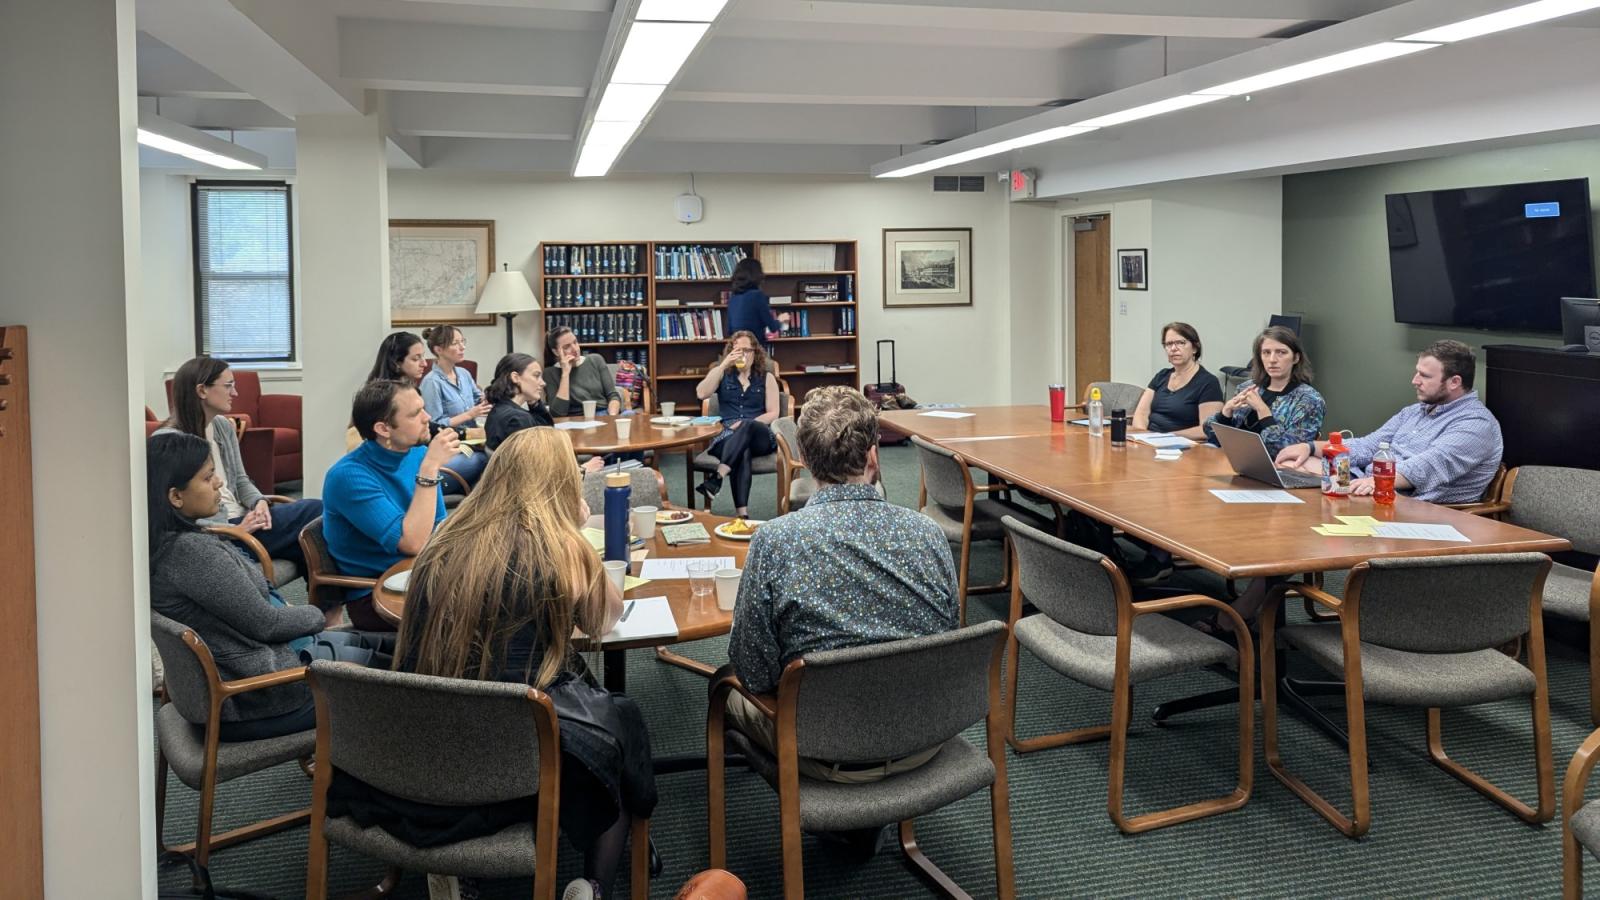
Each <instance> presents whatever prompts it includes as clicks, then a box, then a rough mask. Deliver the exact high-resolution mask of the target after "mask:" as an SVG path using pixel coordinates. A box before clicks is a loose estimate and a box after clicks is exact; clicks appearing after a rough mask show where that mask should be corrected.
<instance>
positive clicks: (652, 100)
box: [594, 82, 667, 122]
mask: <svg viewBox="0 0 1600 900" xmlns="http://www.w3.org/2000/svg"><path fill="white" fill-rule="evenodd" d="M666 89H667V88H666V85H662V84H617V83H615V82H612V83H611V84H608V85H606V92H605V94H604V95H603V96H602V97H601V98H600V106H599V107H597V108H596V109H595V112H594V120H595V121H596V122H642V121H644V117H645V116H647V115H649V113H650V110H652V109H654V108H655V105H656V101H657V100H659V99H660V98H661V92H662V91H665V90H666Z"/></svg>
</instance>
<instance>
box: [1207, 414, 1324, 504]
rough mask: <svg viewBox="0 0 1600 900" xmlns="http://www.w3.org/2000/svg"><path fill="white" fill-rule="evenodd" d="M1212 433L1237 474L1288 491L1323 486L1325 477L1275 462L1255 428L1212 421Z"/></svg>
mask: <svg viewBox="0 0 1600 900" xmlns="http://www.w3.org/2000/svg"><path fill="white" fill-rule="evenodd" d="M1211 432H1212V433H1213V434H1215V435H1216V436H1217V443H1219V444H1221V445H1222V452H1223V453H1225V454H1227V456H1228V465H1230V466H1233V471H1234V472H1235V473H1236V474H1238V475H1242V476H1244V477H1245V478H1251V479H1254V480H1256V481H1260V482H1263V483H1265V484H1270V485H1272V486H1273V487H1281V488H1285V489H1289V490H1293V489H1296V488H1319V487H1322V479H1321V478H1320V477H1318V476H1316V475H1313V474H1311V473H1310V472H1305V471H1302V470H1300V469H1288V468H1279V467H1278V466H1277V465H1275V464H1274V463H1273V461H1272V454H1270V453H1268V452H1267V445H1266V443H1264V442H1263V441H1262V440H1261V435H1259V434H1256V433H1255V432H1254V431H1248V430H1246V429H1243V428H1235V427H1233V426H1232V425H1222V424H1219V423H1216V422H1213V423H1212V424H1211Z"/></svg>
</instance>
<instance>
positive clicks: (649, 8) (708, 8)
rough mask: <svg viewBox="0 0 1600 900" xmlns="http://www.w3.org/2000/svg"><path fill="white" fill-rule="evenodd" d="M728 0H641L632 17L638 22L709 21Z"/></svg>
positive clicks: (713, 19)
mask: <svg viewBox="0 0 1600 900" xmlns="http://www.w3.org/2000/svg"><path fill="white" fill-rule="evenodd" d="M727 5H728V0H643V2H642V3H640V4H639V11H638V12H637V13H635V14H634V18H635V19H637V20H638V21H640V22H711V21H715V20H716V18H717V14H718V13H721V12H722V8H723V7H724V6H727Z"/></svg>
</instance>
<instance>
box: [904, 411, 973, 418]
mask: <svg viewBox="0 0 1600 900" xmlns="http://www.w3.org/2000/svg"><path fill="white" fill-rule="evenodd" d="M917 415H919V416H932V417H933V418H935V419H970V418H972V417H973V416H975V415H977V413H967V412H951V411H949V410H944V409H934V410H929V411H928V412H919V413H917Z"/></svg>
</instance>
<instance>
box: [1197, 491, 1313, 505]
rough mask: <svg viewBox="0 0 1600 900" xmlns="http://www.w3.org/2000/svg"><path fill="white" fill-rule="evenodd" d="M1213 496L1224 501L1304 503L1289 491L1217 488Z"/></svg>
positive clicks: (1212, 492)
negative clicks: (1227, 489) (1224, 489)
mask: <svg viewBox="0 0 1600 900" xmlns="http://www.w3.org/2000/svg"><path fill="white" fill-rule="evenodd" d="M1211 494H1212V496H1214V497H1216V498H1217V499H1218V500H1221V501H1222V502H1223V503H1304V502H1305V501H1304V500H1301V499H1300V498H1299V497H1296V496H1295V495H1293V494H1291V493H1289V492H1288V491H1223V490H1217V489H1215V488H1213V489H1212V491H1211Z"/></svg>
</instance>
